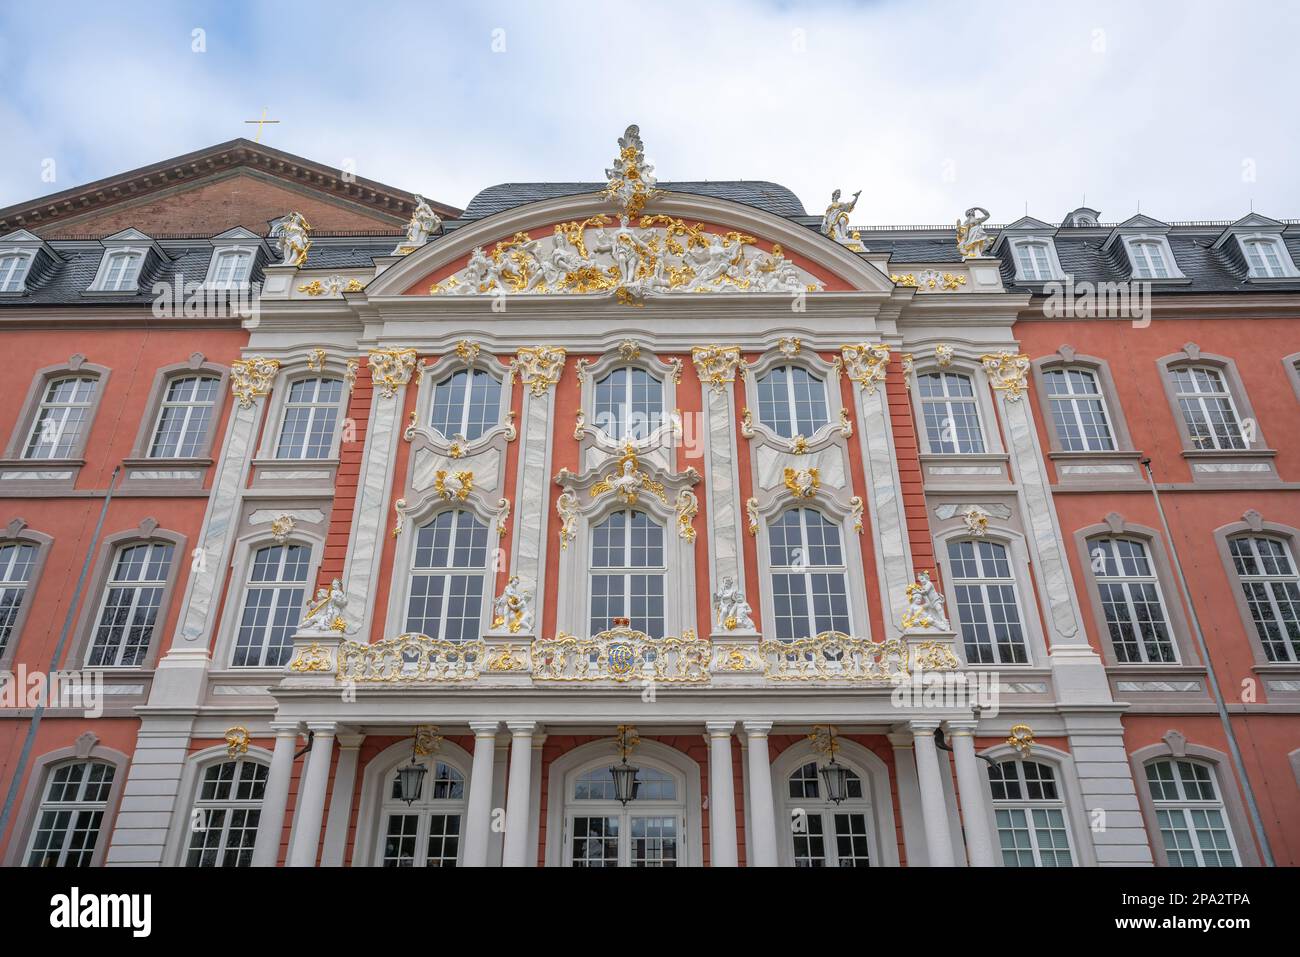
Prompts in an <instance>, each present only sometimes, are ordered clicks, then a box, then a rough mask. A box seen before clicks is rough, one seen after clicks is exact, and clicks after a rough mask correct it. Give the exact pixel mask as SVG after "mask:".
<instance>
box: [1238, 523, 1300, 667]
mask: <svg viewBox="0 0 1300 957" xmlns="http://www.w3.org/2000/svg"><path fill="white" fill-rule="evenodd" d="M1228 550H1229V552H1230V554H1231V555H1232V564H1233V567H1234V568H1235V569H1236V572H1237V580H1238V581H1239V582H1240V583H1241V590H1242V592H1244V593H1245V596H1246V606H1247V607H1248V608H1249V609H1250V617H1251V620H1252V621H1253V622H1254V624H1255V631H1256V633H1257V634H1258V635H1259V641H1260V644H1261V645H1262V646H1263V649H1264V657H1266V658H1267V659H1268V660H1269V661H1276V662H1285V663H1290V664H1294V663H1295V662H1300V575H1297V573H1296V562H1295V556H1294V555H1293V554H1292V553H1291V547H1290V545H1289V543H1287V542H1285V541H1283V540H1282V539H1280V538H1271V537H1269V536H1265V535H1239V536H1237V537H1236V538H1232V539H1230V540H1229V541H1228Z"/></svg>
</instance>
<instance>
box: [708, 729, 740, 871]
mask: <svg viewBox="0 0 1300 957" xmlns="http://www.w3.org/2000/svg"><path fill="white" fill-rule="evenodd" d="M705 727H706V728H707V729H708V732H709V846H710V849H711V850H712V857H711V861H712V866H714V867H736V866H737V865H738V864H739V861H738V859H737V856H736V784H735V780H734V778H733V777H732V770H731V732H732V730H734V729H735V727H736V722H734V721H710V722H709V723H708V724H706V725H705Z"/></svg>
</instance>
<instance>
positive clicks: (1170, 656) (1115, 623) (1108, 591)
mask: <svg viewBox="0 0 1300 957" xmlns="http://www.w3.org/2000/svg"><path fill="white" fill-rule="evenodd" d="M1088 554H1089V557H1090V558H1091V559H1092V573H1093V575H1094V576H1095V577H1096V579H1097V590H1098V592H1099V593H1100V595H1101V607H1102V610H1103V611H1104V612H1105V614H1106V628H1107V630H1108V631H1109V632H1110V642H1111V647H1112V648H1114V650H1115V660H1116V661H1121V662H1125V663H1132V664H1173V663H1174V662H1176V661H1177V660H1178V657H1177V655H1176V654H1175V651H1174V641H1173V637H1172V635H1171V633H1170V630H1169V618H1168V616H1167V615H1166V614H1165V604H1164V599H1163V597H1162V596H1161V594H1160V582H1159V580H1158V579H1157V577H1156V571H1155V568H1154V566H1153V565H1152V563H1151V555H1150V553H1149V551H1148V550H1147V546H1146V544H1145V543H1144V542H1141V541H1138V540H1137V539H1132V538H1099V539H1094V540H1093V541H1092V542H1090V543H1089V546H1088Z"/></svg>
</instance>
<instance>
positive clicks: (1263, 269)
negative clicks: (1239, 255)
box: [1241, 237, 1287, 279]
mask: <svg viewBox="0 0 1300 957" xmlns="http://www.w3.org/2000/svg"><path fill="white" fill-rule="evenodd" d="M1241 247H1242V249H1243V250H1244V251H1245V253H1246V262H1247V263H1248V264H1249V266H1250V275H1251V276H1252V277H1253V278H1256V279H1281V278H1283V277H1285V276H1286V275H1287V269H1286V266H1285V265H1284V264H1283V262H1282V255H1283V254H1282V251H1281V250H1280V249H1279V248H1278V241H1277V240H1276V239H1273V238H1272V237H1268V238H1259V239H1246V240H1243V241H1242V243H1241Z"/></svg>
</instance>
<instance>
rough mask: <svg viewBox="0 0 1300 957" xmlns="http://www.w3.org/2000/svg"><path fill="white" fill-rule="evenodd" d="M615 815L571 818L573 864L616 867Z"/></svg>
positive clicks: (616, 833) (616, 824) (616, 819)
mask: <svg viewBox="0 0 1300 957" xmlns="http://www.w3.org/2000/svg"><path fill="white" fill-rule="evenodd" d="M618 824H619V819H618V818H617V817H575V818H574V819H573V866H574V867H618Z"/></svg>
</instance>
